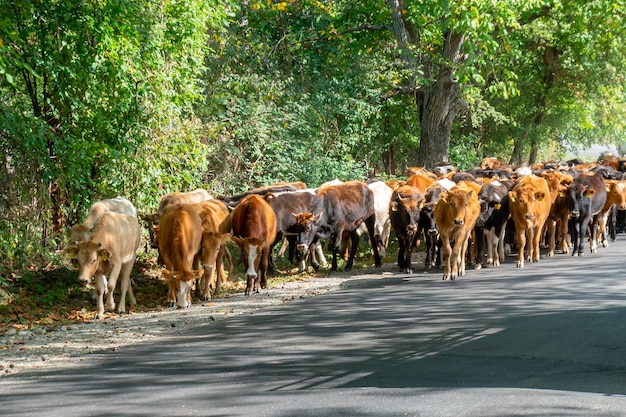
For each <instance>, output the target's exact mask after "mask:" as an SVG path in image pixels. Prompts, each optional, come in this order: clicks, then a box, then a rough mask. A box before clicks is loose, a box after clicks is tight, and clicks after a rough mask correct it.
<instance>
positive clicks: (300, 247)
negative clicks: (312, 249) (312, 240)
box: [296, 243, 309, 252]
mask: <svg viewBox="0 0 626 417" xmlns="http://www.w3.org/2000/svg"><path fill="white" fill-rule="evenodd" d="M296 248H297V249H298V250H299V251H300V252H306V251H308V250H309V246H308V245H305V244H304V243H298V244H297V245H296Z"/></svg>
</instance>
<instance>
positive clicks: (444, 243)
mask: <svg viewBox="0 0 626 417" xmlns="http://www.w3.org/2000/svg"><path fill="white" fill-rule="evenodd" d="M441 248H442V251H443V257H444V259H445V261H446V263H445V265H444V267H443V279H444V280H447V279H450V278H452V277H451V273H450V270H451V268H450V256H451V255H452V246H451V245H450V238H449V237H448V236H445V237H444V236H442V237H441ZM452 279H454V278H452Z"/></svg>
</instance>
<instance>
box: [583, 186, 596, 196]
mask: <svg viewBox="0 0 626 417" xmlns="http://www.w3.org/2000/svg"><path fill="white" fill-rule="evenodd" d="M595 193H596V190H594V189H593V188H591V189H588V190H587V191H585V197H587V198H589V197H591V196H592V195H594V194H595Z"/></svg>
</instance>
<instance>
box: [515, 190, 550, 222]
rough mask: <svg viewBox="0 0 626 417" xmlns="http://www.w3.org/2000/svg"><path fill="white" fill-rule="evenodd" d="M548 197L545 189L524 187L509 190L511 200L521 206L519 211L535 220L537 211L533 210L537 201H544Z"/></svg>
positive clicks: (528, 218)
mask: <svg viewBox="0 0 626 417" xmlns="http://www.w3.org/2000/svg"><path fill="white" fill-rule="evenodd" d="M546 197H547V196H546V193H545V192H543V191H536V190H534V189H530V188H524V187H522V188H518V189H515V190H511V191H509V201H510V202H511V203H512V204H515V205H517V206H518V207H519V211H520V212H521V213H524V217H525V218H526V219H527V220H533V219H534V218H535V212H534V210H533V206H534V205H535V202H536V201H543V200H544V199H545V198H546Z"/></svg>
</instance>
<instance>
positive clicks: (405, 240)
mask: <svg viewBox="0 0 626 417" xmlns="http://www.w3.org/2000/svg"><path fill="white" fill-rule="evenodd" d="M423 205H424V197H422V194H420V192H419V190H418V189H417V188H415V187H412V186H410V185H405V186H403V187H399V188H398V189H397V190H395V191H394V192H393V194H392V195H391V201H390V202H389V218H390V220H391V227H393V230H394V231H395V233H396V237H397V238H398V243H399V246H400V248H399V249H398V266H399V267H400V270H402V271H404V272H406V273H409V274H412V273H413V267H412V264H411V254H412V252H413V246H414V245H415V242H416V241H417V239H418V224H419V219H420V209H421V208H422V206H423Z"/></svg>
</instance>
